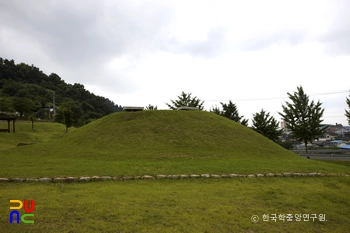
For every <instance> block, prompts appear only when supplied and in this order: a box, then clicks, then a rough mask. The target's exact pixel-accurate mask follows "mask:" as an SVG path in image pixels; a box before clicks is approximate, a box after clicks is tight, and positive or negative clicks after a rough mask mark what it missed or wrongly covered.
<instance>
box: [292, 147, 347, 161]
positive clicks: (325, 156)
mask: <svg viewBox="0 0 350 233" xmlns="http://www.w3.org/2000/svg"><path fill="white" fill-rule="evenodd" d="M291 151H292V152H294V153H296V154H298V155H299V156H302V157H305V158H308V159H319V160H343V161H347V160H349V161H350V150H343V149H338V150H308V154H306V153H305V150H291Z"/></svg>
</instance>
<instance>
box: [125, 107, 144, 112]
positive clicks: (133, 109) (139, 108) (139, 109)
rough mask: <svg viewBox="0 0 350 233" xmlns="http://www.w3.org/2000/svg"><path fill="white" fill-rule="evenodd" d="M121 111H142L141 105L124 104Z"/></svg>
mask: <svg viewBox="0 0 350 233" xmlns="http://www.w3.org/2000/svg"><path fill="white" fill-rule="evenodd" d="M123 111H125V112H138V111H143V107H136V106H124V107H123Z"/></svg>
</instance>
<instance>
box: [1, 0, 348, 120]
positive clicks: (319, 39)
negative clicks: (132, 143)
mask: <svg viewBox="0 0 350 233" xmlns="http://www.w3.org/2000/svg"><path fill="white" fill-rule="evenodd" d="M0 57H2V58H6V59H14V60H15V62H16V63H21V62H24V63H27V64H29V65H31V64H33V65H35V66H37V67H39V68H40V69H41V70H42V71H43V72H44V73H46V74H47V75H49V74H50V73H56V74H58V75H59V76H60V77H61V78H62V79H63V80H65V81H66V82H67V83H71V84H74V83H81V84H83V85H84V86H85V88H86V89H88V90H89V91H91V92H93V93H95V94H96V95H101V96H104V97H106V98H109V99H110V100H112V101H114V102H115V103H116V104H119V105H122V106H146V105H148V104H152V105H157V106H158V109H167V106H166V105H165V103H166V102H169V100H170V99H176V96H178V95H179V94H180V93H181V91H185V92H188V93H190V92H191V93H193V95H194V96H197V97H199V98H200V99H202V100H205V109H207V110H209V109H210V108H211V107H212V106H215V105H217V106H220V102H228V101H229V100H232V101H233V102H234V103H236V105H237V107H238V110H239V112H240V114H241V115H244V117H245V118H248V119H251V118H252V116H253V114H254V113H256V112H259V111H260V110H261V109H264V110H266V111H268V112H270V113H271V114H272V115H274V116H275V117H276V118H277V119H278V120H280V116H279V115H278V112H281V111H282V107H281V106H282V104H283V103H284V101H288V98H286V97H287V92H289V93H293V92H294V91H296V89H297V86H302V87H303V88H304V91H305V92H306V93H307V94H308V95H310V99H313V100H315V101H318V100H320V101H321V102H322V103H323V107H324V108H325V113H324V123H328V124H335V123H341V124H343V125H348V123H347V120H346V117H345V116H344V109H346V108H347V105H346V102H345V100H346V97H349V90H350V81H349V80H350V78H349V77H350V1H348V0H343V1H336V0H329V1H324V0H315V1H311V0H301V1H298V0H292V1H287V0H285V1H281V0H276V1H269V0H264V1H261V0H257V1H249V0H245V1H238V0H237V1H234V0H225V1H220V0H213V1H209V0H199V1H195V0H173V1H171V0H147V1H146V0H144V1H133V0H111V1H102V0H91V1H89V0H70V1H65V0H58V1H49V0H21V1H18V0H0ZM250 123H251V121H250Z"/></svg>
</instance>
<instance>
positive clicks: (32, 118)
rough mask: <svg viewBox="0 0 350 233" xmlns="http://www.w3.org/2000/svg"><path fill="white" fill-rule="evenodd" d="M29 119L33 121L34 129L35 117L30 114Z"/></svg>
mask: <svg viewBox="0 0 350 233" xmlns="http://www.w3.org/2000/svg"><path fill="white" fill-rule="evenodd" d="M29 120H30V121H31V122H32V129H34V122H35V117H34V116H30V117H29Z"/></svg>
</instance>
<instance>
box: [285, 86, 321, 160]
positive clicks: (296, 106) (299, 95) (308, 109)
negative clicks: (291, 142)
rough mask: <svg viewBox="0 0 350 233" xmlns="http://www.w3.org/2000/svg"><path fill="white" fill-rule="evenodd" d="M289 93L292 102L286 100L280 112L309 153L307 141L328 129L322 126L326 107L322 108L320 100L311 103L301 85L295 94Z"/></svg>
mask: <svg viewBox="0 0 350 233" xmlns="http://www.w3.org/2000/svg"><path fill="white" fill-rule="evenodd" d="M287 94H288V96H289V99H290V100H291V101H292V102H291V103H289V102H285V105H282V109H283V113H279V114H280V115H281V116H282V118H283V120H284V121H285V123H286V127H287V128H288V129H289V130H291V131H292V132H293V135H294V137H295V138H296V139H297V140H299V141H302V142H304V144H305V149H306V153H307V146H306V145H307V143H308V142H312V140H314V139H316V138H317V137H318V136H321V135H322V134H323V133H324V131H325V129H326V128H325V127H321V123H322V121H323V120H322V119H321V118H322V116H323V112H324V109H322V108H321V105H322V104H321V103H320V102H319V101H318V102H317V103H314V101H311V102H310V103H309V97H308V96H307V95H306V94H305V93H304V90H303V88H302V87H301V86H300V87H297V91H296V92H294V94H293V95H292V94H290V93H287Z"/></svg>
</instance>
